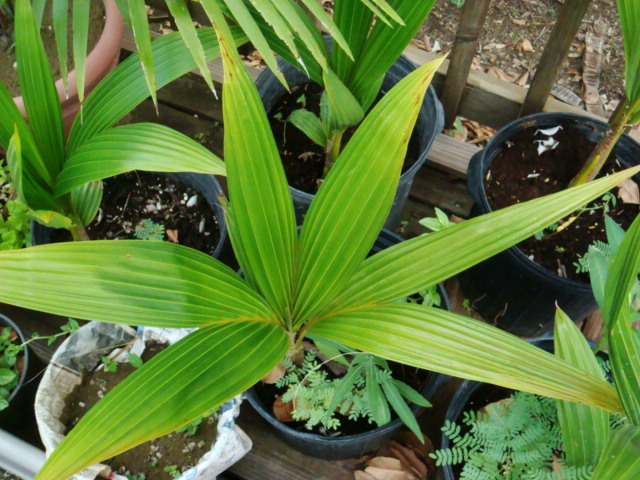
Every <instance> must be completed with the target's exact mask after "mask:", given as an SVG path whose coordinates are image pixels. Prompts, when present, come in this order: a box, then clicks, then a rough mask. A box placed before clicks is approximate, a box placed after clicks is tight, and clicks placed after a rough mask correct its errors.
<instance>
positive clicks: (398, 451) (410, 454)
mask: <svg viewBox="0 0 640 480" xmlns="http://www.w3.org/2000/svg"><path fill="white" fill-rule="evenodd" d="M387 448H388V449H389V450H391V453H393V454H394V455H395V456H396V457H398V459H399V460H400V463H402V466H403V467H404V469H405V470H409V471H410V472H411V473H413V474H414V475H415V476H416V477H417V478H419V479H420V480H425V479H426V478H427V473H428V469H427V466H426V465H425V464H424V462H421V461H420V459H419V458H418V456H417V455H416V453H415V452H414V451H413V450H411V449H410V448H407V447H405V446H404V445H400V444H399V443H398V442H394V441H391V442H389V445H387Z"/></svg>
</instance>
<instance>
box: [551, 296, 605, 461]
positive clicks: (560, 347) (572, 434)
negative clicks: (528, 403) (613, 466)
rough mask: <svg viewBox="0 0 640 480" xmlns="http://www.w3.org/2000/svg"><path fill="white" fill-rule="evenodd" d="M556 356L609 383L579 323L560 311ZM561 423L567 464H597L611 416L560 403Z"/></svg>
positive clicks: (590, 409) (555, 335)
mask: <svg viewBox="0 0 640 480" xmlns="http://www.w3.org/2000/svg"><path fill="white" fill-rule="evenodd" d="M554 342H555V354H556V355H557V356H558V357H559V358H561V359H563V360H565V361H566V362H568V363H570V364H571V365H574V366H575V367H577V368H579V369H580V370H582V371H583V372H586V373H588V374H589V375H591V376H593V377H595V378H599V379H601V380H602V381H606V378H605V376H604V373H603V372H602V369H601V368H600V365H598V360H597V359H596V357H595V355H594V354H593V352H592V351H591V348H590V347H589V344H588V343H587V341H586V339H585V338H584V335H582V332H581V331H580V329H579V328H578V327H577V326H576V324H575V323H573V322H572V321H571V319H570V318H569V317H568V316H567V315H566V314H565V313H564V312H563V311H562V310H560V309H559V308H558V309H557V310H556V323H555V334H554ZM558 421H559V422H560V428H561V431H562V441H563V444H564V452H565V454H566V456H567V465H569V466H574V467H582V466H584V465H595V464H596V463H597V462H598V459H599V458H600V456H601V455H602V452H603V451H604V449H605V446H606V442H607V437H608V436H609V413H608V412H606V411H605V410H602V409H600V408H596V407H591V406H588V405H581V404H578V403H574V402H566V401H562V400H559V401H558Z"/></svg>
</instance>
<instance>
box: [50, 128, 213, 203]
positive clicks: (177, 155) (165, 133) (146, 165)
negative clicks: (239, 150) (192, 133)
mask: <svg viewBox="0 0 640 480" xmlns="http://www.w3.org/2000/svg"><path fill="white" fill-rule="evenodd" d="M132 170H143V171H152V172H193V173H208V174H211V175H224V174H225V173H226V169H225V165H224V162H223V161H222V160H221V159H220V158H218V157H217V156H216V155H214V154H213V153H211V151H209V150H207V149H206V148H205V147H203V146H202V145H200V144H199V143H198V142H196V141H195V140H192V139H191V138H189V137H187V136H186V135H183V134H181V133H179V132H176V131H175V130H173V129H171V128H169V127H165V126H163V125H159V124H155V123H135V124H132V125H123V126H121V127H115V128H111V129H109V130H105V131H104V132H102V133H99V134H98V135H96V136H95V137H93V138H91V139H90V140H88V141H87V142H86V143H84V144H83V145H81V146H80V147H79V148H77V149H76V150H74V152H73V153H72V154H71V155H70V156H69V158H68V159H67V162H66V163H65V166H64V169H63V170H62V172H60V175H59V177H58V183H57V185H56V190H55V194H56V196H60V195H63V194H65V193H67V192H70V191H71V190H73V189H74V188H78V187H80V186H81V185H83V184H85V183H87V182H92V181H94V180H102V179H104V178H108V177H112V176H114V175H119V174H121V173H125V172H129V171H132Z"/></svg>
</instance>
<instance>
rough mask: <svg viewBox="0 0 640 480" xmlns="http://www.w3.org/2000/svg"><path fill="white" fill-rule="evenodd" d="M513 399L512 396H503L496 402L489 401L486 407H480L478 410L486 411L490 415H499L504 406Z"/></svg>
mask: <svg viewBox="0 0 640 480" xmlns="http://www.w3.org/2000/svg"><path fill="white" fill-rule="evenodd" d="M512 401H513V399H512V398H503V399H502V400H498V401H497V402H493V403H490V404H489V405H487V406H486V407H483V408H481V409H480V412H482V413H486V414H487V415H489V416H490V417H500V416H502V412H503V411H504V409H505V408H507V407H508V406H509V404H510V403H511V402H512Z"/></svg>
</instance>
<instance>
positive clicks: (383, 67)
mask: <svg viewBox="0 0 640 480" xmlns="http://www.w3.org/2000/svg"><path fill="white" fill-rule="evenodd" d="M434 3H435V0H423V1H420V2H411V1H406V0H390V2H389V4H390V5H391V7H392V8H394V9H395V11H396V12H397V13H398V15H399V16H400V17H401V18H402V19H404V22H405V26H398V25H393V26H389V25H387V24H385V23H384V22H377V23H376V24H375V25H374V27H373V29H372V30H371V33H370V35H369V38H368V39H367V42H366V45H365V46H364V48H363V50H362V54H361V56H360V57H359V58H358V62H357V64H356V66H355V68H354V70H353V75H352V77H351V81H350V83H348V86H349V89H350V90H351V91H352V92H353V94H354V95H355V97H356V98H357V99H358V101H359V102H360V104H361V105H362V106H363V108H364V109H365V110H367V109H368V108H369V107H370V106H371V104H372V103H373V101H374V100H375V99H376V96H377V95H378V92H379V90H380V86H381V85H382V80H383V78H384V75H385V73H386V72H387V70H389V68H390V67H391V65H393V63H394V62H395V61H396V60H397V59H398V57H399V56H400V54H402V52H403V51H404V49H405V48H406V47H407V45H408V44H409V42H410V41H411V39H412V38H413V37H414V36H415V34H416V33H417V32H418V30H419V29H420V27H421V26H422V24H423V23H424V21H425V19H426V18H427V16H428V15H429V12H430V11H431V8H432V7H433V4H434Z"/></svg>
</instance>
